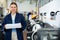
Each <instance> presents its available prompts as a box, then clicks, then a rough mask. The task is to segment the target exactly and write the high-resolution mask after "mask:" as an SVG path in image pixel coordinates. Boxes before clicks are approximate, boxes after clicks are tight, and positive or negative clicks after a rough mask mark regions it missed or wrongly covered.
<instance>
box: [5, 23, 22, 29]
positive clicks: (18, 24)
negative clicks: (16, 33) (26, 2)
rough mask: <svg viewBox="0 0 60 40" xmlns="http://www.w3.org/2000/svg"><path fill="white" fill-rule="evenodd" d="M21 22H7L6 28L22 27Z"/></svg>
mask: <svg viewBox="0 0 60 40" xmlns="http://www.w3.org/2000/svg"><path fill="white" fill-rule="evenodd" d="M21 27H22V26H21V23H16V24H6V25H5V28H6V29H14V28H21Z"/></svg>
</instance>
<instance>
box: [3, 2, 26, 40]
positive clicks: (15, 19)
mask: <svg viewBox="0 0 60 40" xmlns="http://www.w3.org/2000/svg"><path fill="white" fill-rule="evenodd" d="M17 8H18V6H17V4H16V3H15V2H12V3H11V4H10V14H8V15H7V16H6V17H5V18H4V20H3V22H2V30H3V32H4V31H5V36H4V37H5V39H4V40H11V39H12V36H11V35H12V32H13V30H14V31H15V32H16V33H17V39H18V40H23V30H24V29H25V27H26V21H25V19H24V17H23V15H22V14H20V13H18V9H17ZM19 23H21V25H22V27H21V28H11V29H6V25H7V24H10V25H11V26H12V25H13V24H17V25H18V24H19ZM8 26H9V25H8ZM13 26H14V25H13ZM19 26H20V25H19Z"/></svg>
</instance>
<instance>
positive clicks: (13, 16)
mask: <svg viewBox="0 0 60 40" xmlns="http://www.w3.org/2000/svg"><path fill="white" fill-rule="evenodd" d="M11 16H12V23H13V24H15V16H16V13H15V14H14V15H11ZM12 32H16V29H12Z"/></svg>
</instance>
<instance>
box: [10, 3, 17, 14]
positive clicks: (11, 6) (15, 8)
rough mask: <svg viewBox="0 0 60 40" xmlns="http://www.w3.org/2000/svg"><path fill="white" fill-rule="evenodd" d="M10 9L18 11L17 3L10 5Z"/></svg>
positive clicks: (14, 11) (13, 11)
mask: <svg viewBox="0 0 60 40" xmlns="http://www.w3.org/2000/svg"><path fill="white" fill-rule="evenodd" d="M10 10H11V12H12V13H16V11H17V7H16V5H15V4H12V5H10Z"/></svg>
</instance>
